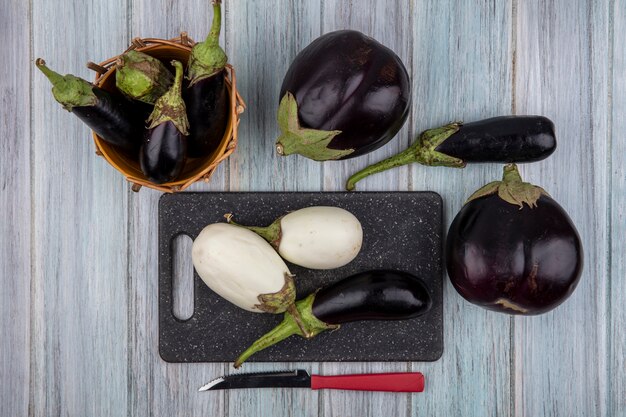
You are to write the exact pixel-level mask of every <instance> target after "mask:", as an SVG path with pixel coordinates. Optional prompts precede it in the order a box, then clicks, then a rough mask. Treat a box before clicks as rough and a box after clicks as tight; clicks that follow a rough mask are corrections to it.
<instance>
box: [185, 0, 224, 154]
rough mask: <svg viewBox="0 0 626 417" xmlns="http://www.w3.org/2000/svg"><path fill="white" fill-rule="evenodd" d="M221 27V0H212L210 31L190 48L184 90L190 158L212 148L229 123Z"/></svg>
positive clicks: (209, 152)
mask: <svg viewBox="0 0 626 417" xmlns="http://www.w3.org/2000/svg"><path fill="white" fill-rule="evenodd" d="M221 27H222V9H221V0H213V23H212V24H211V31H210V32H209V34H208V36H207V38H206V40H205V41H204V42H200V43H197V44H196V45H195V46H194V47H193V49H192V50H191V55H190V57H189V66H188V68H187V74H188V78H189V80H190V81H189V85H188V86H187V88H185V89H184V90H183V97H184V98H185V103H186V104H187V116H188V117H189V124H190V128H189V136H188V137H187V152H188V155H189V156H190V157H192V158H197V157H203V156H208V155H210V154H211V153H212V152H213V151H215V150H216V149H217V147H218V146H219V144H220V142H221V141H222V137H223V136H224V132H225V131H226V125H227V124H228V115H229V112H228V109H229V105H230V100H229V97H228V94H227V90H226V80H225V70H224V66H225V65H226V62H227V61H228V58H227V56H226V53H225V52H224V50H223V49H222V48H221V47H220V45H219V36H220V30H221Z"/></svg>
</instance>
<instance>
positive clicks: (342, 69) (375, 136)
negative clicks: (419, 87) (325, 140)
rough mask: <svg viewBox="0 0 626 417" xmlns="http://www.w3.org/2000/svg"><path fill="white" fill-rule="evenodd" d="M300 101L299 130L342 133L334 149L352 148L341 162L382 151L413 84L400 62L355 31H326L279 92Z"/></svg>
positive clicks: (396, 127) (401, 117)
mask: <svg viewBox="0 0 626 417" xmlns="http://www.w3.org/2000/svg"><path fill="white" fill-rule="evenodd" d="M288 91H289V92H290V93H292V94H293V95H294V96H295V98H296V101H297V102H298V116H299V119H300V124H301V126H302V127H307V128H312V129H318V130H341V132H342V133H341V134H339V135H337V136H336V137H335V138H334V139H333V140H332V141H331V142H330V144H329V146H328V147H329V148H332V149H354V150H355V151H354V152H353V153H351V154H349V155H347V156H344V157H343V158H340V159H348V158H352V157H355V156H359V155H363V154H365V153H368V152H371V151H373V150H375V149H378V148H380V147H381V146H383V145H384V144H386V143H387V142H389V141H390V140H391V139H392V138H393V137H394V136H395V135H396V133H398V131H399V130H400V128H401V127H402V125H403V124H404V122H405V121H406V119H407V117H408V115H409V108H410V104H411V84H410V82H409V76H408V73H407V71H406V68H405V67H404V64H402V61H401V60H400V58H399V57H398V56H397V55H396V54H395V53H394V52H393V51H392V50H391V49H389V48H387V47H386V46H384V45H382V44H380V43H379V42H377V41H376V40H374V39H372V38H370V37H368V36H365V35H364V34H362V33H360V32H357V31H354V30H340V31H336V32H331V33H327V34H325V35H323V36H321V37H319V38H317V39H316V40H314V41H313V42H312V43H311V44H310V45H308V46H307V47H306V48H304V49H303V50H302V51H301V52H300V53H299V54H298V56H296V58H295V59H294V61H293V62H292V64H291V66H290V67H289V70H288V71H287V74H286V75H285V79H284V80H283V85H282V87H281V91H280V98H281V99H282V97H283V96H284V95H285V94H286V93H287V92H288Z"/></svg>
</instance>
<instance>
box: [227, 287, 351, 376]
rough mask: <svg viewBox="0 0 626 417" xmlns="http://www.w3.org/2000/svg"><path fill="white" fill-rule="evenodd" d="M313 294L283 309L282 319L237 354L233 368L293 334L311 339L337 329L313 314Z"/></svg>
mask: <svg viewBox="0 0 626 417" xmlns="http://www.w3.org/2000/svg"><path fill="white" fill-rule="evenodd" d="M315 294H316V293H313V294H310V295H309V296H307V297H306V298H304V299H302V300H300V301H296V303H295V304H293V305H292V306H290V307H289V308H288V309H287V311H285V315H284V318H283V321H282V322H281V323H280V324H279V325H278V326H276V327H274V328H273V329H272V330H270V331H269V332H267V333H266V334H264V335H263V336H261V337H260V338H259V339H257V340H256V341H255V342H254V343H252V345H250V347H249V348H247V349H246V350H244V351H243V353H242V354H240V355H239V357H238V358H237V360H235V365H234V366H235V368H239V367H240V366H241V364H242V363H244V362H245V361H246V360H247V359H248V358H249V357H250V356H252V355H254V354H255V353H257V352H260V351H261V350H263V349H266V348H268V347H270V346H272V345H275V344H276V343H278V342H280V341H281V340H285V339H286V338H288V337H289V336H292V335H294V334H297V335H298V336H301V337H304V338H305V339H311V338H313V337H315V336H317V335H318V334H320V333H321V332H323V331H325V330H334V329H338V328H339V325H336V324H328V323H325V322H323V321H321V320H320V319H318V318H317V317H315V315H314V314H313V302H314V301H315Z"/></svg>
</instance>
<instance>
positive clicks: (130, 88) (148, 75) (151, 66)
mask: <svg viewBox="0 0 626 417" xmlns="http://www.w3.org/2000/svg"><path fill="white" fill-rule="evenodd" d="M173 83H174V76H173V75H172V73H171V72H170V71H169V70H168V69H167V67H166V66H165V65H163V63H162V62H161V61H159V60H158V59H156V58H153V57H151V56H150V55H148V54H144V53H143V52H138V51H128V52H126V53H125V54H123V55H121V56H120V57H119V58H118V59H117V62H116V63H115V86H116V87H117V89H118V90H120V91H121V92H122V93H123V94H124V95H126V96H127V97H129V98H132V99H135V100H139V101H143V102H144V103H148V104H154V103H156V101H157V99H158V98H159V97H161V96H162V95H163V94H165V92H166V91H167V90H168V89H169V88H170V87H171V86H172V84H173Z"/></svg>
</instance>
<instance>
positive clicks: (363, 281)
mask: <svg viewBox="0 0 626 417" xmlns="http://www.w3.org/2000/svg"><path fill="white" fill-rule="evenodd" d="M431 305H432V300H431V298H430V295H429V293H428V289H427V287H426V284H424V282H423V281H422V280H421V279H419V278H417V277H416V276H414V275H411V274H409V273H407V272H400V271H385V270H382V271H367V272H361V273H358V274H355V275H352V276H350V277H347V278H344V279H342V280H340V281H338V282H336V283H334V284H331V285H330V286H328V287H326V288H323V289H321V290H319V291H317V292H315V293H313V294H310V295H309V296H308V297H306V298H304V299H302V300H300V301H297V302H296V304H295V308H296V310H297V311H298V312H299V313H300V314H299V317H297V316H294V315H293V314H292V313H291V312H290V310H287V311H286V312H285V316H284V319H283V321H282V322H281V323H280V324H279V325H278V326H276V327H275V328H274V329H272V330H270V331H269V332H268V333H266V334H265V335H263V336H261V338H259V339H257V340H256V341H255V342H254V343H253V344H252V345H251V346H250V347H249V348H248V349H246V350H245V351H244V352H243V353H242V354H241V355H240V356H239V357H238V358H237V360H236V361H235V368H238V367H239V366H241V364H242V363H243V362H245V361H246V360H247V359H248V358H249V357H250V356H252V355H253V354H255V353H256V352H259V351H261V350H263V349H265V348H268V347H270V346H272V345H274V344H276V343H278V342H280V341H281V340H284V339H286V338H288V337H289V336H291V335H294V334H297V335H299V336H302V337H304V338H306V339H311V338H313V337H315V336H316V335H318V334H319V333H321V332H323V331H325V330H331V329H338V328H339V325H341V324H343V323H349V322H352V321H360V320H406V319H412V318H415V317H417V316H421V315H422V314H424V313H426V312H427V311H429V310H430V308H431Z"/></svg>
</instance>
